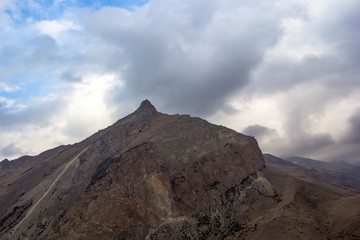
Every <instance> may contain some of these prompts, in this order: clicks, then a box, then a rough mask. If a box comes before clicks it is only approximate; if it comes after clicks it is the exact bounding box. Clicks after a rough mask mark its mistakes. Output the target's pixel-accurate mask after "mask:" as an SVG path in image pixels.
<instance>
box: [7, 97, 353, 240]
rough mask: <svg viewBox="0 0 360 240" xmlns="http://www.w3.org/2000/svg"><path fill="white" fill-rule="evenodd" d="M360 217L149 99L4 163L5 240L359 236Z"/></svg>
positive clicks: (343, 200)
mask: <svg viewBox="0 0 360 240" xmlns="http://www.w3.org/2000/svg"><path fill="white" fill-rule="evenodd" d="M285 165H286V164H285ZM289 169H290V167H289ZM293 172H294V171H293ZM293 172H290V173H293ZM305 172H306V171H305V170H304V176H305V175H306V173H305ZM309 179H312V180H311V181H310V180H309ZM359 216H360V196H359V195H358V194H357V193H355V192H353V191H351V190H348V189H346V190H345V189H341V188H339V187H337V186H334V185H331V184H323V183H319V182H318V181H316V179H315V180H314V179H313V178H311V177H309V178H304V177H303V178H301V177H299V176H296V175H294V174H293V175H291V174H289V173H288V172H287V170H286V168H284V167H283V166H282V165H281V164H273V163H269V164H267V165H266V166H265V162H264V160H263V155H262V153H261V150H260V149H259V147H258V144H257V142H256V140H255V139H254V138H252V137H249V136H245V135H242V134H240V133H237V132H235V131H233V130H231V129H228V128H225V127H222V126H216V125H213V124H210V123H208V122H207V121H205V120H202V119H200V118H194V117H190V116H189V115H167V114H163V113H159V112H158V111H157V110H156V109H155V108H154V106H152V105H151V103H150V102H149V101H147V100H146V101H144V102H142V104H141V106H140V107H139V108H138V109H137V110H136V111H135V112H134V113H132V114H130V115H128V116H127V117H125V118H123V119H121V120H119V121H118V122H116V123H115V124H114V125H112V126H110V127H108V128H106V129H104V130H101V131H99V132H97V133H95V134H94V135H92V136H90V137H89V138H87V139H85V140H84V141H82V142H80V143H77V144H74V145H67V146H60V147H58V148H55V149H52V150H48V151H46V152H44V153H41V154H40V155H38V156H35V157H22V158H20V159H17V160H14V161H3V162H1V163H0V239H149V240H150V239H360V231H359V229H360V220H359V219H360V217H359Z"/></svg>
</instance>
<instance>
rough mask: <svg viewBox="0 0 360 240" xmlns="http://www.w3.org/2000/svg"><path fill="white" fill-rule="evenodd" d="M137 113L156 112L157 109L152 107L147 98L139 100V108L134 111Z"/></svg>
mask: <svg viewBox="0 0 360 240" xmlns="http://www.w3.org/2000/svg"><path fill="white" fill-rule="evenodd" d="M135 112H137V113H139V112H144V113H152V114H154V113H157V112H158V111H157V110H156V108H155V107H154V105H152V104H151V102H150V101H149V100H147V99H145V100H144V101H142V102H141V104H140V106H139V108H138V109H137V110H136V111H135Z"/></svg>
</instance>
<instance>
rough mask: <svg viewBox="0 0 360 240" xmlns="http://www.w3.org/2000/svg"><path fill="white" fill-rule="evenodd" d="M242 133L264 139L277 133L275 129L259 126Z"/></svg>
mask: <svg viewBox="0 0 360 240" xmlns="http://www.w3.org/2000/svg"><path fill="white" fill-rule="evenodd" d="M242 132H243V133H244V134H247V135H251V136H254V137H256V138H262V137H264V136H268V135H271V134H275V133H276V131H275V130H274V129H270V128H268V127H265V126H261V125H258V124H255V125H251V126H248V127H246V128H245V129H244V130H243V131H242Z"/></svg>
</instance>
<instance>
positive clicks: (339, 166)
mask: <svg viewBox="0 0 360 240" xmlns="http://www.w3.org/2000/svg"><path fill="white" fill-rule="evenodd" d="M284 159H285V160H286V161H289V162H291V163H293V164H297V165H299V166H302V167H304V168H306V169H308V170H309V171H311V172H312V173H313V174H318V175H322V176H323V177H324V179H325V181H329V182H332V183H333V184H335V185H338V186H341V187H345V188H351V189H354V190H358V191H360V167H358V166H354V165H350V164H348V163H345V162H323V161H319V160H314V159H309V158H303V157H286V158H284Z"/></svg>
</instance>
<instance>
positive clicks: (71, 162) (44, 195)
mask: <svg viewBox="0 0 360 240" xmlns="http://www.w3.org/2000/svg"><path fill="white" fill-rule="evenodd" d="M89 147H90V146H89ZM89 147H87V148H85V149H84V150H82V151H81V152H80V153H79V154H78V155H76V156H75V157H74V158H73V159H71V161H70V162H69V163H68V164H67V165H66V166H65V168H64V169H63V170H62V172H61V173H60V174H59V175H58V176H57V177H56V179H55V180H54V181H53V183H52V184H51V185H50V187H49V189H48V190H47V191H46V192H45V193H44V194H43V195H42V197H41V198H39V200H38V201H37V202H36V203H35V204H34V205H33V206H32V207H31V208H30V209H29V211H28V212H27V213H26V215H25V217H24V218H23V219H22V220H21V221H20V222H19V223H18V224H17V225H16V226H15V227H14V228H13V230H12V231H11V233H10V234H11V235H14V233H15V232H16V230H17V229H18V228H19V227H20V226H21V225H22V223H23V222H24V221H25V220H26V219H27V218H28V217H29V216H30V215H31V213H32V212H33V211H34V210H35V208H36V207H37V206H38V205H39V203H40V202H41V201H42V200H43V199H44V198H45V197H46V196H47V195H48V194H49V192H50V191H51V189H52V188H53V187H54V185H55V184H56V183H57V182H58V181H59V179H60V178H61V177H62V176H63V175H64V173H65V172H66V170H67V169H68V168H69V167H70V165H71V164H73V163H74V162H75V161H76V160H77V159H78V158H79V156H80V155H81V154H83V153H84V152H85V151H86V150H87V149H88V148H89Z"/></svg>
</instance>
